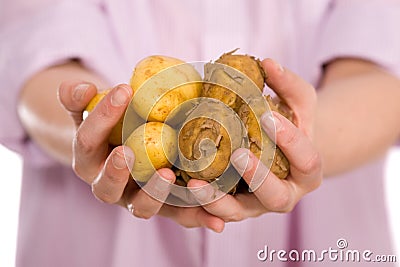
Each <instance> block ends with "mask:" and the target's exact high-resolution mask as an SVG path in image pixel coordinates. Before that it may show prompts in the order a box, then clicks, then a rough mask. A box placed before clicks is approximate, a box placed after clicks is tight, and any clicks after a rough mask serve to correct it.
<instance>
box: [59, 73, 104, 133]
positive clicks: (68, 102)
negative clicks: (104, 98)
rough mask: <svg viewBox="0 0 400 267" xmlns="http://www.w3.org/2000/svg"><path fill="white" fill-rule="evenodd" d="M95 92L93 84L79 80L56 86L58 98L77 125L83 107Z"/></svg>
mask: <svg viewBox="0 0 400 267" xmlns="http://www.w3.org/2000/svg"><path fill="white" fill-rule="evenodd" d="M96 93H97V88H96V86H95V85H94V84H92V83H88V82H84V81H79V80H75V81H66V82H63V83H61V85H60V87H59V88H58V99H59V101H60V103H61V105H62V106H63V107H64V108H65V109H66V110H67V111H68V113H69V114H70V116H71V118H72V119H73V120H74V123H75V125H76V126H77V127H78V126H79V125H80V124H81V122H82V114H83V111H84V109H85V107H86V106H87V104H88V103H89V102H90V100H91V99H92V98H93V97H94V96H95V95H96Z"/></svg>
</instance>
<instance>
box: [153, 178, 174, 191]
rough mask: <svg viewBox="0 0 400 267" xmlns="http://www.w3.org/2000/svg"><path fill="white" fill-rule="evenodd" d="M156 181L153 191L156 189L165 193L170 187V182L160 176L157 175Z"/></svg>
mask: <svg viewBox="0 0 400 267" xmlns="http://www.w3.org/2000/svg"><path fill="white" fill-rule="evenodd" d="M158 178H159V179H158V181H157V183H156V185H155V189H157V190H158V191H166V190H168V189H169V187H170V186H171V181H170V180H167V179H165V178H164V177H162V176H161V175H158Z"/></svg>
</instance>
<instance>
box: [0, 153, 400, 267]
mask: <svg viewBox="0 0 400 267" xmlns="http://www.w3.org/2000/svg"><path fill="white" fill-rule="evenodd" d="M386 176H387V178H386V182H387V183H386V188H387V197H388V205H389V210H390V215H391V217H390V218H391V224H392V231H393V236H394V238H395V241H396V246H397V248H398V249H397V251H400V204H399V202H400V149H397V150H392V151H391V153H390V157H389V161H388V165H387V175H386ZM20 177H21V160H20V158H19V157H18V156H17V155H16V154H14V153H12V152H10V151H9V150H6V149H5V148H4V147H2V146H1V145H0V181H1V186H0V213H1V219H0V266H3V267H8V266H10V267H12V266H14V265H15V260H14V259H15V247H16V237H17V226H18V206H19V192H20V185H21V181H20ZM399 261H400V253H397V262H399ZM383 265H384V264H383Z"/></svg>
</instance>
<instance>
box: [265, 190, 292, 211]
mask: <svg viewBox="0 0 400 267" xmlns="http://www.w3.org/2000/svg"><path fill="white" fill-rule="evenodd" d="M292 206H293V205H292V197H291V195H290V194H289V193H288V192H285V193H283V194H280V195H279V196H278V197H276V198H274V199H272V200H271V202H270V203H268V209H270V210H271V211H275V212H283V213H286V212H290V211H291V210H292V209H293V207H292Z"/></svg>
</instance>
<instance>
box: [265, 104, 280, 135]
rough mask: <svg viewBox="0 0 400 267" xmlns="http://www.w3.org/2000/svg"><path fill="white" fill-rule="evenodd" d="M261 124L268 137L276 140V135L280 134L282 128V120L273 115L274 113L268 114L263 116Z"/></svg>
mask: <svg viewBox="0 0 400 267" xmlns="http://www.w3.org/2000/svg"><path fill="white" fill-rule="evenodd" d="M261 124H262V126H263V129H264V130H265V131H266V132H267V134H268V136H269V137H270V138H272V139H275V133H276V132H279V131H280V130H281V128H282V123H281V121H280V119H279V118H278V117H277V116H274V115H273V111H272V112H266V113H264V114H263V115H262V116H261Z"/></svg>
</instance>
